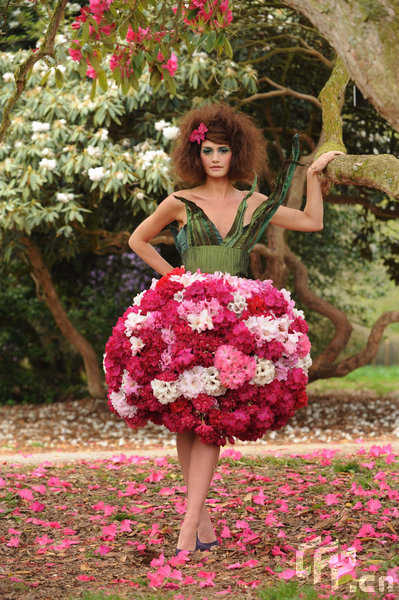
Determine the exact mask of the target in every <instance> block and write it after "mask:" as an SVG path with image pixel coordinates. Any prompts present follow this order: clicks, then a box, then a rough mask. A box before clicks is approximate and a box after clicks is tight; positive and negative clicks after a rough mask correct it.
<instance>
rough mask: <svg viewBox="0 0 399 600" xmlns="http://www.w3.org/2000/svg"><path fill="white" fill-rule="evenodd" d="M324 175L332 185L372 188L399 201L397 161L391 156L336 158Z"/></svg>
mask: <svg viewBox="0 0 399 600" xmlns="http://www.w3.org/2000/svg"><path fill="white" fill-rule="evenodd" d="M325 173H326V175H327V177H328V179H329V180H330V181H331V182H332V183H336V184H343V185H361V186H365V187H369V188H374V189H376V190H381V191H382V192H385V193H386V194H388V196H391V197H392V198H395V200H399V159H397V158H395V156H393V155H392V154H379V155H374V154H370V155H367V154H359V155H347V156H337V157H336V158H334V160H333V161H332V162H331V163H329V164H328V165H327V168H326V170H325Z"/></svg>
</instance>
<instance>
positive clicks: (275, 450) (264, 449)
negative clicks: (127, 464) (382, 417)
mask: <svg viewBox="0 0 399 600" xmlns="http://www.w3.org/2000/svg"><path fill="white" fill-rule="evenodd" d="M372 446H380V447H381V446H382V447H384V446H386V447H387V448H388V447H389V448H390V449H391V451H392V452H395V453H398V454H399V440H397V439H394V440H392V439H386V438H381V439H378V438H377V439H375V440H373V441H367V442H358V443H345V442H344V443H335V444H321V443H318V444H314V443H309V444H304V443H299V444H294V443H290V444H285V445H280V444H268V445H267V446H266V445H264V444H263V445H259V444H255V443H254V444H246V445H239V444H236V445H235V446H232V445H228V446H225V447H224V448H222V449H221V454H223V452H224V451H225V450H226V449H228V450H235V451H238V452H241V454H243V455H246V456H259V455H265V456H267V455H272V456H279V455H286V456H295V455H296V454H312V453H316V454H320V453H321V452H323V451H328V450H329V451H332V452H334V454H341V455H345V454H356V453H363V452H367V451H368V450H369V449H370V448H371V447H372ZM121 454H123V455H124V456H127V457H129V456H148V457H150V458H156V457H160V456H173V457H175V456H176V449H175V448H145V449H144V448H143V449H136V450H126V451H123V449H118V450H117V449H115V450H102V451H90V450H89V451H85V452H83V451H78V452H54V451H53V452H38V453H34V454H25V453H19V454H0V463H1V464H16V463H17V464H41V463H43V462H46V461H49V462H57V463H68V462H74V461H81V460H84V461H96V460H103V459H109V458H111V457H112V456H120V455H121Z"/></svg>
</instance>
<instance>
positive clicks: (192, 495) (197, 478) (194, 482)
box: [129, 103, 342, 554]
mask: <svg viewBox="0 0 399 600" xmlns="http://www.w3.org/2000/svg"><path fill="white" fill-rule="evenodd" d="M337 154H342V152H335V151H334V152H327V153H326V154H323V155H322V156H320V157H319V158H318V159H317V160H316V161H315V162H314V163H313V164H312V165H311V166H310V167H309V168H308V172H307V201H306V206H305V209H304V210H303V211H300V210H296V209H291V208H287V207H284V206H280V204H281V202H282V201H283V199H284V195H285V192H286V189H287V187H288V184H289V180H290V177H291V176H292V172H293V168H294V167H293V165H292V164H291V166H290V171H291V172H290V174H289V175H288V176H286V177H285V180H283V179H280V184H281V185H280V186H278V187H279V190H278V193H277V194H276V193H274V194H273V195H272V196H271V197H270V198H267V197H266V196H264V195H263V194H260V193H258V192H255V191H254V188H255V184H256V179H255V182H254V184H253V186H252V188H251V190H249V191H244V192H243V191H240V190H239V189H237V188H235V187H234V185H233V182H235V181H241V182H245V181H252V180H253V174H254V171H255V172H258V173H262V171H263V169H264V164H265V142H264V139H263V136H262V134H261V132H260V131H259V130H258V129H257V128H256V126H255V125H254V124H253V122H252V120H251V119H250V118H249V117H247V116H246V115H244V114H242V113H238V112H235V111H234V110H232V109H231V108H230V107H229V106H228V105H226V104H223V103H220V104H213V105H210V106H205V107H203V108H200V109H197V110H193V111H190V112H189V113H188V114H186V115H185V117H184V118H183V120H182V122H181V125H180V134H179V137H178V139H177V142H176V146H175V149H174V151H173V153H172V164H173V166H174V169H175V172H176V174H177V175H178V176H179V178H180V179H182V180H183V181H185V182H187V183H188V184H189V185H190V186H194V187H189V188H187V189H184V190H181V191H179V193H178V194H176V193H173V194H171V195H170V196H168V197H167V198H166V199H165V200H163V202H161V203H160V205H159V206H158V208H157V209H156V211H155V212H154V213H153V214H152V215H151V216H149V217H148V218H147V219H145V220H144V221H143V222H142V223H141V224H140V225H139V226H138V227H137V229H136V230H135V231H134V232H133V234H132V236H131V237H130V240H129V246H130V248H131V249H132V250H133V251H134V252H135V253H136V254H138V255H139V256H140V257H141V258H142V259H143V260H144V261H145V262H146V263H147V264H149V265H150V266H151V267H152V268H153V269H155V270H156V271H158V273H160V274H161V275H166V274H167V273H169V272H170V271H172V269H173V267H172V266H171V265H170V264H169V263H168V262H167V261H166V260H165V259H164V258H162V257H161V256H160V255H159V254H158V253H157V252H156V250H155V249H154V248H153V247H152V246H151V244H150V243H149V242H150V240H151V239H152V238H153V237H155V236H156V235H157V234H158V233H159V232H160V231H161V230H162V229H163V228H164V227H166V226H167V225H170V224H171V223H172V222H173V221H177V223H178V226H179V232H178V233H177V235H176V236H175V241H176V246H177V248H178V250H179V251H180V253H181V255H182V262H183V263H184V266H185V268H186V269H187V270H189V271H196V269H197V268H200V269H201V271H203V272H208V273H213V272H215V271H225V272H229V273H230V274H232V275H240V276H244V277H247V276H248V264H249V251H250V249H251V248H252V246H253V245H254V244H255V243H256V242H257V241H258V239H259V238H260V237H261V236H262V234H263V232H264V230H265V228H266V226H267V224H268V222H270V223H272V224H273V225H278V226H279V227H284V228H286V229H292V230H296V231H319V230H320V229H322V227H323V200H322V194H321V188H320V183H319V178H318V174H319V173H320V172H321V171H322V170H323V169H324V168H325V166H326V165H327V164H328V163H329V162H330V161H331V160H332V159H333V158H334V157H335V156H336V155H337ZM177 453H178V458H179V462H180V465H181V469H182V473H183V477H184V481H185V483H186V486H187V511H186V514H185V517H184V521H183V523H182V526H181V530H180V535H179V539H178V544H177V546H178V547H177V550H176V554H177V553H178V552H181V551H184V550H187V551H194V550H209V549H210V548H211V547H212V546H216V545H217V544H218V542H217V540H216V536H215V532H214V529H213V526H212V523H211V520H210V517H209V514H208V512H207V509H206V507H205V500H206V497H207V494H208V490H209V487H210V484H211V481H212V477H213V474H214V471H215V468H216V465H217V462H218V458H219V453H220V446H218V445H213V444H204V443H203V442H202V441H201V440H200V439H199V437H198V436H197V435H196V434H195V433H194V431H186V432H184V433H178V434H177Z"/></svg>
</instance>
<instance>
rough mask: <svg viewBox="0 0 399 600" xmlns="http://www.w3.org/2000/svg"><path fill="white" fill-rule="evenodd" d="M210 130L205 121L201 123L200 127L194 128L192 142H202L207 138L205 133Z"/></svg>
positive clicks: (191, 135) (191, 134)
mask: <svg viewBox="0 0 399 600" xmlns="http://www.w3.org/2000/svg"><path fill="white" fill-rule="evenodd" d="M207 131H208V127H207V126H206V125H204V123H200V125H199V127H198V129H194V131H192V132H191V133H190V142H197V144H200V143H201V142H203V141H204V139H205V133H206V132H207Z"/></svg>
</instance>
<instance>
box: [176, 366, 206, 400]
mask: <svg viewBox="0 0 399 600" xmlns="http://www.w3.org/2000/svg"><path fill="white" fill-rule="evenodd" d="M205 371H206V369H205V367H201V366H199V365H198V366H196V367H193V368H192V369H189V370H188V369H187V370H186V371H183V373H181V374H180V377H179V390H180V394H181V395H183V396H186V398H196V397H197V396H198V394H201V393H203V392H204V391H205V378H204V372H205Z"/></svg>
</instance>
